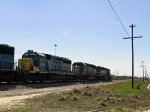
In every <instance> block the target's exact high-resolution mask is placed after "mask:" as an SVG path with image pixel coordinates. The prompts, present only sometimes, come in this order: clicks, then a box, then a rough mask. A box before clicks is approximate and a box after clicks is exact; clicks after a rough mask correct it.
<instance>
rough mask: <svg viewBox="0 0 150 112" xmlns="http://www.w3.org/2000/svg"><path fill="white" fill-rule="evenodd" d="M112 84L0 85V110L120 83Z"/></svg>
mask: <svg viewBox="0 0 150 112" xmlns="http://www.w3.org/2000/svg"><path fill="white" fill-rule="evenodd" d="M120 82H122V81H113V82H95V83H49V84H48V83H47V84H25V85H0V110H1V109H4V108H10V107H13V106H22V105H24V100H25V99H27V98H33V97H37V96H40V95H45V94H48V93H57V92H62V91H70V90H73V89H74V88H82V87H86V86H87V85H107V84H114V83H120Z"/></svg>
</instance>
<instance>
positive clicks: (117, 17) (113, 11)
mask: <svg viewBox="0 0 150 112" xmlns="http://www.w3.org/2000/svg"><path fill="white" fill-rule="evenodd" d="M107 1H108V3H109V5H110V6H111V8H112V10H113V12H114V13H115V15H116V17H117V19H118V21H119V22H120V24H121V26H122V27H123V29H124V30H125V32H126V33H127V35H128V36H129V33H128V31H127V30H126V28H125V26H124V25H123V23H122V21H121V19H120V18H119V16H118V14H117V12H116V10H115V8H114V7H113V5H112V4H111V2H110V0H107Z"/></svg>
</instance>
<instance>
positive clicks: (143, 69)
mask: <svg viewBox="0 0 150 112" xmlns="http://www.w3.org/2000/svg"><path fill="white" fill-rule="evenodd" d="M140 67H142V70H143V82H144V74H145V73H144V67H145V66H144V61H142V66H140Z"/></svg>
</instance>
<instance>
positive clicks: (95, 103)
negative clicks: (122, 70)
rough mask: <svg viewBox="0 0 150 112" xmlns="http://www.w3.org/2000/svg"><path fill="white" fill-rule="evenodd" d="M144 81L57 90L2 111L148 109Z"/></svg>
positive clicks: (149, 101)
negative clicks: (133, 83)
mask: <svg viewBox="0 0 150 112" xmlns="http://www.w3.org/2000/svg"><path fill="white" fill-rule="evenodd" d="M149 83H150V81H145V82H144V83H143V82H142V81H140V80H136V81H135V88H134V89H132V88H131V81H126V82H123V83H118V84H112V85H103V86H102V85H101V86H87V87H85V88H81V89H74V90H73V91H70V92H63V93H62V92H61V93H60V92H58V93H53V94H48V95H45V96H41V97H35V98H33V99H28V100H26V101H25V105H24V106H22V107H14V108H10V109H8V110H4V112H78V111H79V112H85V111H91V112H99V111H106V112H111V111H112V112H113V111H114V112H129V111H130V112H132V111H133V112H135V110H144V109H149V108H150V91H149V90H147V86H148V84H149Z"/></svg>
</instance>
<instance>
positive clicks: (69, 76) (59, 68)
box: [0, 44, 111, 83]
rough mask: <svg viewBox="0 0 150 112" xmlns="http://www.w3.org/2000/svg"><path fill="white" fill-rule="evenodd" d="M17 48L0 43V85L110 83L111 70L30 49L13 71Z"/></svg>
mask: <svg viewBox="0 0 150 112" xmlns="http://www.w3.org/2000/svg"><path fill="white" fill-rule="evenodd" d="M14 52H15V48H14V47H11V46H9V45H4V44H0V83H1V82H7V83H11V82H17V83H19V82H31V81H32V82H36V81H40V82H43V81H91V80H92V81H94V80H98V81H111V74H110V70H109V69H107V68H104V67H100V66H95V65H92V64H88V63H83V62H75V63H73V64H72V61H71V60H70V59H68V58H64V57H59V56H54V55H50V54H45V53H38V52H34V51H33V50H28V51H27V52H25V53H24V54H23V55H22V58H21V59H18V66H17V68H16V69H14Z"/></svg>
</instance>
